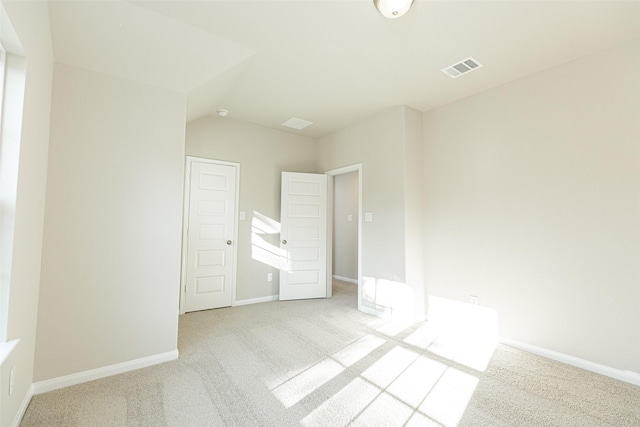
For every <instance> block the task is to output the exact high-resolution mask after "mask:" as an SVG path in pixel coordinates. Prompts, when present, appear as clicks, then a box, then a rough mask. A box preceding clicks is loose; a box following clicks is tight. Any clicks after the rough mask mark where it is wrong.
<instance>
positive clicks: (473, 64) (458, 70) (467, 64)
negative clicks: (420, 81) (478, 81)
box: [442, 56, 483, 79]
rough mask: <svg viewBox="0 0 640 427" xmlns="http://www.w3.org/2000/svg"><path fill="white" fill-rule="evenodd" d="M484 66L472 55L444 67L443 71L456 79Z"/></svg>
mask: <svg viewBox="0 0 640 427" xmlns="http://www.w3.org/2000/svg"><path fill="white" fill-rule="evenodd" d="M482 67H483V65H482V64H481V63H480V61H478V60H477V59H475V58H473V57H471V56H470V57H468V58H467V59H463V60H462V61H460V62H457V63H455V64H453V65H450V66H448V67H446V68H443V69H442V72H443V73H445V74H446V75H447V76H449V77H451V78H452V79H455V78H457V77H460V76H461V75H463V74H467V73H470V72H471V71H473V70H477V69H479V68H482Z"/></svg>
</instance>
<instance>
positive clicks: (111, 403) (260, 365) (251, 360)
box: [21, 281, 640, 427]
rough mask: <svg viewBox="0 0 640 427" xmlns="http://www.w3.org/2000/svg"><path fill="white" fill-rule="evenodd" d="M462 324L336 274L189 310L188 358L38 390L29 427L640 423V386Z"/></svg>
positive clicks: (185, 325)
mask: <svg viewBox="0 0 640 427" xmlns="http://www.w3.org/2000/svg"><path fill="white" fill-rule="evenodd" d="M459 326H460V325H457V326H456V327H447V326H446V325H445V326H443V325H439V326H438V327H433V326H432V325H430V324H428V323H426V322H422V323H418V324H411V325H402V324H400V325H399V324H393V323H389V322H386V321H384V320H382V319H379V318H375V317H372V316H368V315H366V314H363V313H361V312H359V311H357V310H356V287H355V286H354V285H351V284H346V283H342V282H338V281H336V282H335V283H334V296H333V298H330V299H320V300H303V301H288V302H269V303H263V304H256V305H251V306H242V307H234V308H225V309H218V310H209V311H203V312H197V313H190V314H187V315H184V316H181V317H180V325H179V343H178V348H179V351H180V357H179V359H178V360H176V361H173V362H168V363H164V364H162V365H158V366H154V367H150V368H146V369H141V370H138V371H134V372H130V373H126V374H121V375H117V376H113V377H110V378H106V379H102V380H98V381H93V382H89V383H86V384H80V385H77V386H73V387H68V388H65V389H61V390H57V391H53V392H49V393H45V394H41V395H37V396H35V397H34V398H33V400H32V402H31V404H30V405H29V407H28V409H27V412H26V414H25V416H24V419H23V421H22V424H21V426H22V427H32V426H46V427H57V426H60V427H71V426H92V427H94V426H185V427H186V426H189V427H193V426H299V425H304V426H343V425H359V426H456V425H460V426H491V427H499V426H536V427H537V426H580V427H589V426H616V427H623V426H640V387H635V386H633V385H630V384H627V383H623V382H620V381H616V380H613V379H611V378H608V377H604V376H600V375H597V374H594V373H591V372H587V371H584V370H581V369H578V368H575V367H571V366H568V365H564V364H561V363H558V362H555V361H552V360H548V359H545V358H543V357H539V356H536V355H533V354H529V353H526V352H522V351H519V350H516V349H513V348H510V347H507V346H503V345H498V346H497V347H494V346H489V347H488V346H487V345H486V343H484V344H483V343H479V342H477V340H476V341H473V340H474V338H473V337H474V336H477V335H476V334H475V333H474V334H472V335H465V334H461V333H460V331H461V329H460V327H459ZM470 339H471V340H472V341H473V345H472V346H469V345H467V344H468V343H467V344H465V342H464V341H465V340H467V341H469V340H470ZM465 345H466V347H465ZM463 348H466V350H464V351H463ZM469 349H471V350H474V351H471V352H469ZM464 353H466V354H467V356H468V355H469V354H471V355H474V354H476V355H479V356H483V355H486V356H487V359H486V361H485V362H486V363H485V364H483V363H479V364H478V363H475V362H474V363H466V362H465V361H467V360H472V359H469V358H468V357H466V358H464V357H463V358H460V357H458V356H459V355H461V354H464ZM485 365H486V369H485V368H484V366H485ZM470 366H472V367H470Z"/></svg>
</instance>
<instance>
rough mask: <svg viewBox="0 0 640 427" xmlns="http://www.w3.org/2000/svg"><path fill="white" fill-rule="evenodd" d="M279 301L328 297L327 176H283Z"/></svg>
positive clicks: (296, 174) (288, 174)
mask: <svg viewBox="0 0 640 427" xmlns="http://www.w3.org/2000/svg"><path fill="white" fill-rule="evenodd" d="M280 212H281V213H280V223H281V232H280V248H281V249H282V254H283V261H282V268H281V271H280V299H281V300H293V299H306V298H325V297H326V296H327V265H326V263H327V176H326V175H317V174H308V173H293V172H283V173H282V195H281V211H280Z"/></svg>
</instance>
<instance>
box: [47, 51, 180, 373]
mask: <svg viewBox="0 0 640 427" xmlns="http://www.w3.org/2000/svg"><path fill="white" fill-rule="evenodd" d="M184 132H185V97H184V95H183V94H178V93H175V92H171V91H167V90H164V89H158V88H155V87H152V86H148V85H146V84H142V83H136V82H133V81H127V80H122V79H119V78H115V77H111V76H108V75H104V74H98V73H95V72H92V71H88V70H83V69H79V68H74V67H70V66H66V65H61V64H56V65H55V68H54V84H53V97H52V111H51V141H50V154H49V172H48V177H47V182H48V186H47V197H46V216H45V228H44V249H43V260H42V276H41V288H40V304H39V311H38V335H37V346H36V361H35V380H36V381H43V380H47V379H51V378H57V377H61V376H64V375H67V374H72V373H78V372H82V371H86V370H90V369H94V368H99V367H104V366H109V365H113V364H117V363H121V362H127V361H132V360H135V359H138V358H142V357H147V356H154V355H159V354H163V353H167V352H171V351H175V350H176V348H177V323H178V297H179V281H180V239H181V225H182V193H183V179H184V176H183V167H184Z"/></svg>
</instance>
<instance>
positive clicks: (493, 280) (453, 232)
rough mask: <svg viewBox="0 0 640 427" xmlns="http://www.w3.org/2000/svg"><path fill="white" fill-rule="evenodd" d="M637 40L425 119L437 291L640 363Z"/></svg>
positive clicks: (429, 234) (428, 229)
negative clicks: (473, 298) (476, 299)
mask: <svg viewBox="0 0 640 427" xmlns="http://www.w3.org/2000/svg"><path fill="white" fill-rule="evenodd" d="M639 118H640V43H639V41H638V39H635V40H633V41H630V42H628V43H625V44H622V45H619V46H616V47H613V48H610V49H607V50H604V51H601V52H598V53H596V54H594V55H590V56H587V57H584V58H581V59H578V60H575V61H573V62H570V63H567V64H565V65H563V66H560V67H557V68H554V69H551V70H548V71H545V72H543V73H540V74H537V75H534V76H531V77H528V78H525V79H522V80H519V81H516V82H513V83H510V84H507V85H504V86H501V87H498V88H496V89H493V90H490V91H487V92H485V93H482V94H479V95H477V96H473V97H470V98H468V99H465V100H462V101H459V102H456V103H454V104H450V105H448V106H446V107H443V108H439V109H436V110H434V111H430V112H428V113H426V114H425V115H424V130H425V136H424V157H425V169H424V175H425V176H424V185H425V252H426V253H425V262H426V279H427V289H428V291H429V293H430V294H433V295H437V296H443V297H449V298H454V299H458V300H462V301H468V299H469V295H470V294H473V295H477V296H479V301H480V304H481V305H486V306H489V307H493V308H495V309H496V310H497V311H498V314H499V316H500V325H501V334H502V335H503V336H505V337H508V338H510V339H513V340H517V341H521V342H525V343H528V344H531V345H535V346H539V347H543V348H547V349H550V350H553V351H557V352H561V353H566V354H569V355H572V356H576V357H579V358H582V359H586V360H589V361H592V362H596V363H600V364H604V365H608V366H611V367H614V368H618V369H623V370H630V371H635V372H640V286H639V278H640V227H639V226H638V224H639V223H638V221H639V218H640V127H639V124H638V123H639Z"/></svg>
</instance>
